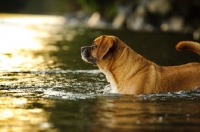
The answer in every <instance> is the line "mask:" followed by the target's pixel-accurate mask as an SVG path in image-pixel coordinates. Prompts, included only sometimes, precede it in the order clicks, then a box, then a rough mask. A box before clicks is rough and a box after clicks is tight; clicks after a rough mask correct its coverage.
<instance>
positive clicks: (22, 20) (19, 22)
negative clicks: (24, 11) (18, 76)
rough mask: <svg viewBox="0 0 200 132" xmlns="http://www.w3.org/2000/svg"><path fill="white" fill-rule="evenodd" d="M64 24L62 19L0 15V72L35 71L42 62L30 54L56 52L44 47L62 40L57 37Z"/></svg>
mask: <svg viewBox="0 0 200 132" xmlns="http://www.w3.org/2000/svg"><path fill="white" fill-rule="evenodd" d="M64 23H65V18H63V17H61V16H34V15H12V14H0V41H1V45H2V48H0V65H1V68H0V70H1V71H20V70H27V69H32V68H34V69H35V70H36V69H37V68H38V66H37V65H40V64H41V63H43V62H44V61H45V60H44V58H43V57H41V56H39V57H34V56H33V55H32V54H31V53H34V52H39V51H42V52H47V51H49V50H53V51H57V50H58V49H57V47H55V46H47V44H49V43H53V42H55V41H57V40H59V39H62V37H61V36H59V35H57V33H58V32H59V31H60V29H61V28H62V26H63V24H64ZM42 25H43V26H42Z"/></svg>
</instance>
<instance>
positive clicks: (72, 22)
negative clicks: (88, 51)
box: [0, 0, 200, 40]
mask: <svg viewBox="0 0 200 132" xmlns="http://www.w3.org/2000/svg"><path fill="white" fill-rule="evenodd" d="M0 12H1V13H20V14H48V15H62V16H64V17H65V19H66V23H67V24H68V25H69V26H73V27H92V28H111V29H130V30H135V31H148V32H152V31H162V32H179V33H192V34H193V37H194V39H195V40H198V39H199V38H200V37H199V36H200V35H199V34H200V26H199V22H200V15H199V13H200V1H199V0H181V1H180V0H109V1H108V0H73V1H72V0H17V1H13V0H0Z"/></svg>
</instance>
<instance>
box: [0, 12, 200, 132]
mask: <svg viewBox="0 0 200 132" xmlns="http://www.w3.org/2000/svg"><path fill="white" fill-rule="evenodd" d="M0 29H1V30H0V42H1V45H2V48H0V131H1V132H12V131H22V132H26V131H50V132H61V131H73V132H74V131H101V132H103V131H108V132H110V131H174V130H176V131H199V130H200V128H199V125H200V110H199V107H200V90H199V89H198V88H196V89H195V90H193V91H187V92H186V91H179V92H175V93H160V94H149V95H120V94H103V92H104V90H103V89H104V87H105V86H106V85H108V83H107V82H106V79H105V76H104V75H103V74H102V73H101V72H100V71H99V70H98V69H97V67H95V66H92V65H91V64H87V63H85V62H83V61H82V60H81V57H80V47H81V46H84V45H91V44H92V41H93V39H94V38H95V37H97V36H99V35H102V34H108V35H109V34H110V35H116V36H118V37H119V38H121V39H122V40H123V41H124V42H126V43H127V44H129V45H130V46H131V47H132V48H133V49H134V50H135V51H136V52H138V53H140V54H142V55H143V56H144V57H146V58H147V59H150V60H152V61H154V62H156V63H158V64H160V65H176V64H183V63H187V62H190V61H199V60H200V58H199V56H198V55H196V54H194V53H190V52H177V51H175V49H174V46H175V44H176V43H177V42H178V41H181V40H193V39H192V35H191V34H174V33H145V32H143V33H137V32H132V31H127V30H99V29H96V30H91V29H79V28H77V29H74V28H73V29H71V28H70V27H68V25H66V24H65V19H64V18H62V17H58V16H31V15H2V14H1V15H0Z"/></svg>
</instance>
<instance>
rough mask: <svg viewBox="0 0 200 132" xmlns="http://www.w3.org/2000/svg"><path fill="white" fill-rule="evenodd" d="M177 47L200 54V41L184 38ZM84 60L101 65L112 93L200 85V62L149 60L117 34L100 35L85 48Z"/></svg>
mask: <svg viewBox="0 0 200 132" xmlns="http://www.w3.org/2000/svg"><path fill="white" fill-rule="evenodd" d="M176 49H177V50H191V51H193V52H196V53H197V54H200V44H198V43H196V42H191V41H182V42H180V43H178V44H177V46H176ZM81 55H82V59H83V60H85V61H86V62H89V63H92V64H94V65H97V66H98V67H99V69H100V70H101V71H102V72H103V73H104V74H105V75H106V78H107V80H108V82H110V84H111V89H112V92H116V93H121V94H149V93H159V92H173V91H180V90H192V89H194V88H195V87H199V86H200V63H188V64H185V65H180V66H168V67H164V66H163V67H162V66H158V65H157V64H155V63H153V62H151V61H149V60H146V59H145V58H144V57H142V56H141V55H139V54H137V53H136V52H134V51H133V50H132V49H131V48H130V47H128V46H127V45H126V44H125V43H124V42H122V41H121V40H120V39H118V38H117V37H115V36H105V35H104V36H100V37H98V38H96V39H95V40H94V42H93V45H92V46H86V47H81Z"/></svg>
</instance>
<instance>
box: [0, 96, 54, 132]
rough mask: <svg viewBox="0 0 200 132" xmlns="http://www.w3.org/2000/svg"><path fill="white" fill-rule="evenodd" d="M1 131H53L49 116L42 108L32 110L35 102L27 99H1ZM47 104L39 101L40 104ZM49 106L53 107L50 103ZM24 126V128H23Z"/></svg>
mask: <svg viewBox="0 0 200 132" xmlns="http://www.w3.org/2000/svg"><path fill="white" fill-rule="evenodd" d="M0 100H1V102H0V105H1V108H0V131H1V132H4V131H20V132H22V131H39V130H40V131H41V130H48V129H51V128H52V127H53V126H52V124H51V123H49V122H48V120H49V116H48V114H47V113H46V112H45V111H44V110H43V109H41V108H34V109H33V108H32V103H34V102H35V101H33V100H31V99H26V98H9V97H0ZM39 103H41V104H46V102H44V101H42V100H38V104H39ZM48 105H53V103H52V104H50V103H49V102H48ZM22 126H23V127H22Z"/></svg>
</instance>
